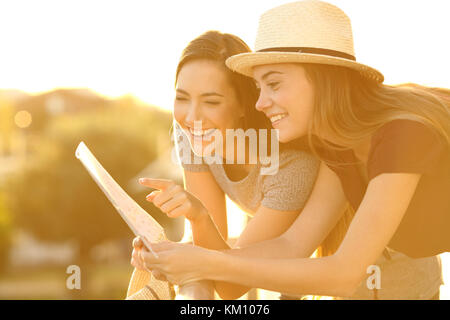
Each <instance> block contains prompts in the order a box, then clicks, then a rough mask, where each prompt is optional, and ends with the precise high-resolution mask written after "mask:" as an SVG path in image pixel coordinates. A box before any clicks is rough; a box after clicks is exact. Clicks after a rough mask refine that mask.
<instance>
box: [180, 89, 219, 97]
mask: <svg viewBox="0 0 450 320" xmlns="http://www.w3.org/2000/svg"><path fill="white" fill-rule="evenodd" d="M177 92H179V93H183V94H185V95H189V93H187V92H186V91H184V90H182V89H177ZM201 96H202V97H210V96H219V97H224V96H223V95H222V94H220V93H217V92H206V93H202V94H201Z"/></svg>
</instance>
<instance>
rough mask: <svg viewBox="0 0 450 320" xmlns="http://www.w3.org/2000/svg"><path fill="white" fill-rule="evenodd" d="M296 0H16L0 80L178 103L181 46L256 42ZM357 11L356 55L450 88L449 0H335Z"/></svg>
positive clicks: (10, 7)
mask: <svg viewBox="0 0 450 320" xmlns="http://www.w3.org/2000/svg"><path fill="white" fill-rule="evenodd" d="M287 2H290V1H289V0H259V1H244V0H226V1H216V0H189V1H181V0H179V1H178V0H177V1H176V0H164V1H150V0H147V1H133V0H126V1H125V0H121V1H118V0H116V1H115V0H106V1H105V0H88V1H86V0H76V1H69V0H64V1H61V0H40V1H33V0H31V1H24V0H14V1H13V0H9V1H1V3H0V35H1V37H0V44H1V50H0V88H17V89H22V90H25V91H28V92H39V91H46V90H51V89H53V88H56V87H88V88H91V89H94V90H95V91H97V92H99V93H102V94H105V95H110V96H119V95H122V94H126V93H131V94H133V95H136V96H137V97H139V98H140V99H142V100H144V101H146V102H149V103H152V104H155V105H158V106H161V107H163V108H166V109H170V108H171V106H172V99H173V83H174V72H175V68H176V65H177V61H178V58H179V55H180V53H181V50H182V49H183V48H184V46H186V44H187V43H188V42H189V41H190V40H191V39H193V38H195V37H196V36H198V35H200V34H201V33H203V32H204V31H206V30H210V29H215V30H219V31H223V32H228V33H234V34H236V35H238V36H240V37H241V38H242V39H243V40H245V41H246V42H247V43H248V44H249V45H250V46H251V47H253V44H254V39H255V34H256V28H257V22H258V18H259V15H260V14H261V13H263V12H264V11H266V10H267V9H270V8H272V7H275V6H277V5H280V4H283V3H287ZM329 2H331V3H334V4H336V5H338V6H339V7H340V8H341V9H343V10H344V11H345V12H346V13H347V14H348V15H349V16H350V18H351V20H352V23H353V32H354V38H355V48H356V56H357V60H358V61H360V62H362V63H366V64H369V65H371V66H373V67H375V68H378V69H379V70H380V71H382V72H383V73H384V75H385V77H386V83H391V84H392V83H399V82H417V83H420V84H427V85H435V86H442V87H450V62H449V57H450V50H449V46H450V44H449V41H448V39H449V33H450V16H449V15H450V10H448V9H449V8H450V1H447V0H427V1H423V0H421V1H416V0H395V1H392V0H329Z"/></svg>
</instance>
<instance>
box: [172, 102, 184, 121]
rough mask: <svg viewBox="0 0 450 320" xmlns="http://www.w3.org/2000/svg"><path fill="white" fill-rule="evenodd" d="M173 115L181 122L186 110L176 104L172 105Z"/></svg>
mask: <svg viewBox="0 0 450 320" xmlns="http://www.w3.org/2000/svg"><path fill="white" fill-rule="evenodd" d="M173 117H174V118H175V120H176V121H177V122H178V123H182V122H183V120H184V118H186V110H185V108H182V107H180V106H177V105H176V104H175V105H174V107H173Z"/></svg>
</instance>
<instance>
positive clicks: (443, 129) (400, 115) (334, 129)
mask: <svg viewBox="0 0 450 320" xmlns="http://www.w3.org/2000/svg"><path fill="white" fill-rule="evenodd" d="M302 66H303V67H304V68H305V71H306V74H307V77H308V79H309V80H310V81H311V83H312V85H313V87H314V91H315V93H314V111H313V116H312V121H311V122H310V124H309V128H308V141H309V145H310V148H311V150H312V151H313V153H314V154H315V155H316V156H318V157H319V158H321V159H322V160H323V161H324V162H326V163H328V164H332V165H338V164H337V163H333V162H332V161H330V160H329V159H323V157H321V155H320V154H319V152H317V147H320V148H326V149H327V150H330V151H333V150H334V151H338V150H346V149H352V148H354V147H355V146H357V145H358V144H359V143H361V142H364V141H367V140H368V139H370V138H371V137H372V135H373V134H374V133H375V131H377V130H378V129H380V128H381V127H382V126H383V125H385V124H386V123H388V122H390V121H392V120H396V119H409V120H415V121H418V122H421V123H423V124H425V125H427V126H428V127H429V128H431V129H432V130H433V132H434V133H435V134H437V135H438V136H439V137H440V138H441V140H442V141H443V143H445V144H447V145H450V90H448V89H443V88H428V87H424V86H420V85H417V84H411V83H409V84H402V85H397V86H389V85H384V84H380V83H376V82H374V81H371V80H368V79H365V78H363V77H362V76H360V74H359V73H358V72H357V71H354V70H351V69H348V68H345V67H338V66H329V65H320V64H304V65H302ZM354 213H355V212H354V210H353V208H351V206H350V205H348V206H347V208H346V209H345V211H344V213H343V216H342V218H341V219H340V221H339V222H338V223H337V225H336V226H335V228H334V229H333V230H332V231H331V233H330V234H329V235H328V236H327V238H326V240H325V241H324V242H323V243H322V245H321V247H320V248H319V251H318V255H319V256H325V255H330V254H333V253H334V252H335V251H336V250H337V248H338V247H339V245H340V243H341V242H342V240H343V238H344V236H345V233H346V232H347V229H348V226H349V225H350V223H351V220H352V219H353V215H354Z"/></svg>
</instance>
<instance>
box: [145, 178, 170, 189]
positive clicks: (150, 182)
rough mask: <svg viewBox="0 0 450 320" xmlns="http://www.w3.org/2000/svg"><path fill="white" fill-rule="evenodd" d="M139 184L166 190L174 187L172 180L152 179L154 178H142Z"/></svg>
mask: <svg viewBox="0 0 450 320" xmlns="http://www.w3.org/2000/svg"><path fill="white" fill-rule="evenodd" d="M139 183H140V184H142V185H144V186H146V187H149V188H153V189H158V190H165V189H167V188H169V187H170V186H172V185H173V181H172V180H166V179H152V178H141V179H139Z"/></svg>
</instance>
